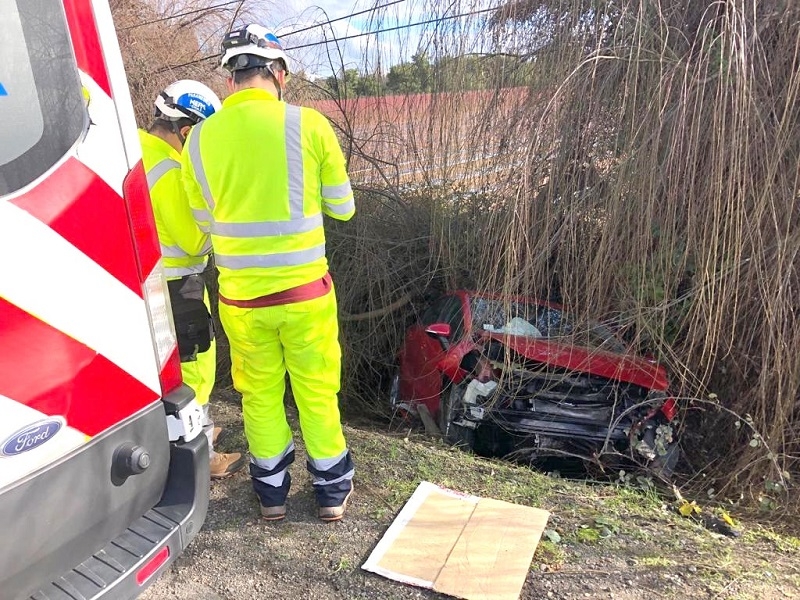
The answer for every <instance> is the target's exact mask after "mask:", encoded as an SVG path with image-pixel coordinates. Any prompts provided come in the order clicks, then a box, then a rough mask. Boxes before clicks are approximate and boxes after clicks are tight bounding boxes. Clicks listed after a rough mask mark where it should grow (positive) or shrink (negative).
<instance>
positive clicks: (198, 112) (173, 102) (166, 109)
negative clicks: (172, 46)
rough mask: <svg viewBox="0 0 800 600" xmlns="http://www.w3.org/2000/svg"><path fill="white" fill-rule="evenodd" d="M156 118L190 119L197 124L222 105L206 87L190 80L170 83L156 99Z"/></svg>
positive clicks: (168, 119)
mask: <svg viewBox="0 0 800 600" xmlns="http://www.w3.org/2000/svg"><path fill="white" fill-rule="evenodd" d="M155 106H156V111H155V113H156V117H157V118H159V119H164V120H166V121H178V120H180V119H191V120H192V121H194V122H195V123H199V122H200V121H202V120H203V119H207V118H208V117H210V116H211V115H213V114H214V113H215V112H217V111H218V110H219V109H220V108H222V103H221V102H220V100H219V98H218V97H217V95H216V94H215V93H214V92H213V91H211V88H209V87H208V86H207V85H204V84H202V83H200V82H199V81H193V80H191V79H181V80H180V81H176V82H175V83H171V84H170V85H168V86H167V87H166V88H164V91H163V92H161V93H160V94H159V95H158V97H157V98H156V102H155Z"/></svg>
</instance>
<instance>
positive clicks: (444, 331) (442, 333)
mask: <svg viewBox="0 0 800 600" xmlns="http://www.w3.org/2000/svg"><path fill="white" fill-rule="evenodd" d="M425 333H427V334H428V335H430V336H432V337H435V338H436V339H438V340H439V343H440V344H441V345H442V349H443V350H447V349H448V348H449V347H450V333H451V332H450V324H449V323H433V324H431V325H428V326H427V327H426V328H425Z"/></svg>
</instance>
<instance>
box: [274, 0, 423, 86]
mask: <svg viewBox="0 0 800 600" xmlns="http://www.w3.org/2000/svg"><path fill="white" fill-rule="evenodd" d="M391 1H392V0H377V2H375V1H374V0H373V2H368V1H364V0H317V1H316V2H314V1H309V0H291V1H290V2H289V3H287V4H286V5H284V7H283V9H282V12H283V13H285V16H284V17H283V18H282V19H281V20H280V21H279V22H278V23H276V25H275V28H276V30H277V31H276V32H277V33H278V35H279V36H280V37H281V41H282V42H283V45H284V47H285V48H287V50H288V52H289V54H290V57H291V58H292V59H293V60H296V61H297V62H298V63H299V66H300V67H301V68H303V69H304V70H305V71H306V72H307V73H310V74H316V75H319V76H324V75H329V74H330V73H332V72H333V71H338V70H339V69H341V67H342V65H344V67H345V68H348V69H350V68H356V69H359V70H360V71H369V70H373V69H375V68H376V67H377V64H378V62H379V61H380V63H381V66H382V67H386V68H388V67H389V66H391V65H392V64H396V63H397V62H401V61H402V60H408V59H409V58H410V56H411V54H413V50H412V51H411V52H410V53H409V52H408V50H409V47H410V46H413V49H414V50H415V49H416V46H417V45H418V41H419V35H418V34H416V33H415V32H413V31H410V30H405V31H401V32H397V33H395V34H393V35H392V34H388V33H387V34H381V35H380V37H379V38H378V39H376V37H375V36H363V37H358V38H354V39H350V40H344V41H342V42H340V43H339V44H335V43H329V44H320V45H317V46H313V47H309V48H299V49H296V50H290V49H291V48H292V47H293V46H298V45H304V44H309V43H315V42H321V41H323V40H324V39H331V38H334V37H335V38H343V37H347V36H353V35H358V34H360V33H364V32H367V31H375V30H377V29H383V28H387V27H393V26H396V25H399V24H404V23H411V22H413V20H414V16H415V14H421V13H422V12H423V9H422V5H421V3H420V2H419V1H418V0H403V1H402V2H399V3H396V4H394V5H392V6H389V7H387V8H385V9H382V11H380V15H381V16H380V19H379V20H378V19H376V16H377V13H366V14H363V15H358V16H354V17H350V18H346V19H343V20H340V21H336V22H335V23H331V24H329V25H325V26H323V27H315V28H313V29H309V30H308V31H305V32H300V33H297V34H294V35H287V34H291V32H293V31H296V30H297V29H303V28H305V27H311V26H313V25H318V24H320V23H324V22H325V21H327V20H334V19H337V18H341V17H346V16H347V15H350V14H352V13H354V12H359V11H362V10H366V9H369V8H372V7H374V6H375V5H376V3H377V4H378V5H381V4H387V3H389V2H391ZM416 20H419V19H416ZM402 38H406V39H402ZM412 38H413V39H412ZM400 41H403V42H404V43H403V44H400V43H399V42H400ZM387 63H388V64H387Z"/></svg>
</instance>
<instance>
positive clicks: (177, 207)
mask: <svg viewBox="0 0 800 600" xmlns="http://www.w3.org/2000/svg"><path fill="white" fill-rule="evenodd" d="M219 107H220V101H219V98H218V97H217V95H216V94H215V93H214V92H213V91H211V90H210V89H209V88H208V87H207V86H205V85H203V84H202V83H199V82H197V81H190V80H181V81H176V82H175V83H173V84H171V85H169V86H168V87H167V88H166V89H165V90H164V91H163V92H161V93H160V94H159V95H158V97H157V98H156V101H155V120H154V121H153V123H152V125H151V126H150V128H149V130H148V131H144V130H140V131H139V141H140V143H141V146H142V162H143V164H144V169H145V172H146V174H147V185H148V187H149V188H150V199H151V202H152V205H153V213H154V215H155V219H156V229H157V231H158V239H159V241H160V242H161V254H162V256H163V259H162V260H163V266H164V271H165V274H166V276H167V281H168V284H169V289H170V297H171V299H172V304H173V311H175V310H176V307H177V305H178V304H179V303H180V302H181V301H183V300H184V299H189V300H192V299H194V300H195V301H196V302H197V301H201V302H204V303H205V305H206V308H208V306H209V301H208V292H207V291H206V289H205V284H204V282H203V278H202V275H201V273H202V272H203V271H204V270H205V268H206V264H207V262H208V256H207V255H208V254H209V252H210V251H211V241H210V239H209V236H208V233H207V232H203V231H201V230H200V229H199V228H198V226H197V223H196V222H195V221H194V218H193V217H192V211H191V209H190V208H189V200H188V198H187V197H186V192H185V191H184V188H183V184H182V182H181V165H180V151H181V149H182V148H183V144H184V142H185V140H186V134H187V133H188V132H189V130H190V129H191V128H192V127H193V126H194V125H196V124H197V123H199V122H200V121H202V120H203V119H205V118H206V117H209V116H211V115H212V114H214V112H216V111H217V110H218V109H219ZM200 308H201V309H202V304H200ZM209 318H210V317H209ZM178 320H179V315H178V314H177V313H176V314H175V321H176V328H177V329H178V335H179V337H180V335H181V328H180V324H179V323H178ZM209 324H210V323H209ZM207 337H208V338H211V337H212V336H211V335H210V333H209V335H208V336H207ZM216 363H217V354H216V345H215V342H214V340H213V339H211V340H210V343H209V347H208V349H207V350H206V351H204V352H192V353H191V354H190V355H187V356H182V357H181V373H182V374H183V381H184V383H186V384H187V385H188V386H189V387H191V388H192V389H193V390H194V392H195V396H196V398H197V401H198V403H199V404H200V405H201V406H202V407H203V414H204V423H203V425H204V430H205V432H206V435H207V436H208V441H209V450H210V453H211V454H210V465H211V478H212V479H220V478H223V477H227V476H229V475H231V474H233V473H235V472H236V471H238V470H240V469H241V468H242V467H243V466H244V465H245V463H246V461H245V459H244V457H243V456H242V455H241V454H240V453H238V452H235V453H232V454H223V453H221V452H215V451H214V442H215V441H216V437H217V434H218V433H219V430H220V428H218V427H214V423H213V421H212V420H211V417H210V415H209V410H208V401H209V397H210V396H211V390H212V388H213V387H214V378H215V372H216Z"/></svg>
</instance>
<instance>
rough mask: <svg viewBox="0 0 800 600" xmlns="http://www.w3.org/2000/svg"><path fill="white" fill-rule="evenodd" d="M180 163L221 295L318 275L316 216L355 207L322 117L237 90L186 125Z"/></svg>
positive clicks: (320, 242) (321, 240) (323, 267)
mask: <svg viewBox="0 0 800 600" xmlns="http://www.w3.org/2000/svg"><path fill="white" fill-rule="evenodd" d="M181 162H182V167H183V169H182V170H183V180H184V185H185V187H186V191H187V194H188V196H189V203H190V205H191V207H192V210H193V213H194V217H195V219H196V221H197V223H198V225H199V226H200V227H201V228H203V229H207V230H208V231H209V232H210V233H211V240H212V243H213V246H214V256H215V260H216V265H217V267H218V268H219V273H220V276H219V288H220V293H221V294H222V295H224V296H225V297H227V298H230V299H232V300H249V299H252V298H258V297H261V296H266V295H269V294H274V293H277V292H281V291H284V290H287V289H289V288H293V287H297V286H299V285H303V284H306V283H308V282H310V281H314V280H315V279H320V278H321V277H323V276H324V275H325V273H326V272H327V270H328V261H327V259H326V257H325V232H324V230H323V226H322V215H323V214H326V215H328V216H330V217H333V218H334V219H339V220H343V221H346V220H348V219H350V217H352V216H353V214H354V213H355V205H354V203H353V191H352V189H351V187H350V179H349V178H348V176H347V170H346V166H345V159H344V156H343V154H342V150H341V148H340V147H339V141H338V140H337V139H336V134H335V133H334V131H333V128H332V127H331V125H330V123H329V122H328V120H327V119H326V118H325V117H324V116H323V115H321V114H320V113H318V112H317V111H315V110H313V109H310V108H305V107H303V108H301V107H298V106H292V105H290V104H286V103H284V102H280V101H278V100H277V98H275V97H274V96H273V95H272V94H270V93H269V92H267V91H265V90H261V89H246V90H242V91H239V92H236V93H235V94H232V95H231V96H229V97H228V98H227V99H226V100H225V101H224V102H223V109H222V110H221V111H220V112H218V113H217V114H215V115H214V116H212V117H211V118H209V119H207V120H206V121H203V122H202V123H200V124H199V125H196V126H195V127H194V128H192V131H191V132H190V134H189V137H188V139H187V141H186V145H185V146H184V149H183V153H182V157H181Z"/></svg>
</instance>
